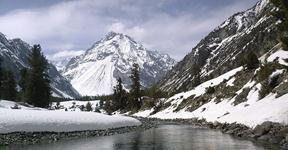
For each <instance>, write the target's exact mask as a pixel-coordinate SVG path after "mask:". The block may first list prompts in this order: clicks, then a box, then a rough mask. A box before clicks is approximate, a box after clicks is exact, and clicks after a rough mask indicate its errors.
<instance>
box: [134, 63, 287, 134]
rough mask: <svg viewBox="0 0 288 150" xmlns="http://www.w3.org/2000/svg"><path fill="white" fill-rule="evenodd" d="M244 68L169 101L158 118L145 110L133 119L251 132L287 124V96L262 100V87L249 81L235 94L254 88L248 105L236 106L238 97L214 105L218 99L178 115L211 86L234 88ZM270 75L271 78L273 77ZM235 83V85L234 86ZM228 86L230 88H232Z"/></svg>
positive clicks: (273, 95) (150, 111)
mask: <svg viewBox="0 0 288 150" xmlns="http://www.w3.org/2000/svg"><path fill="white" fill-rule="evenodd" d="M241 69H243V68H241V67H240V68H236V69H233V70H231V71H229V72H227V73H225V74H223V75H221V76H219V77H217V78H214V79H212V80H209V81H206V82H204V83H202V84H200V85H199V86H197V87H195V88H194V89H193V90H191V91H188V92H182V93H179V94H176V95H174V96H172V97H170V98H168V99H167V100H164V101H163V103H164V104H163V105H165V103H166V104H170V105H169V107H167V108H165V109H163V110H161V111H159V112H157V113H156V114H153V115H150V114H151V113H152V112H153V108H152V109H151V110H145V111H142V112H138V113H136V114H134V116H139V117H150V118H160V119H176V118H179V119H191V118H198V119H206V120H207V121H209V122H215V121H218V122H221V123H225V122H226V123H234V122H236V123H241V124H244V125H246V126H249V127H251V128H254V127H255V126H256V125H258V124H262V123H263V122H265V121H272V122H278V123H281V124H288V94H285V95H282V96H281V97H277V98H276V95H277V94H271V93H270V94H269V95H267V96H266V97H264V98H263V99H259V89H261V84H259V83H258V84H256V82H255V81H249V82H248V83H247V84H245V85H244V86H243V87H242V89H241V90H239V91H238V92H236V94H239V93H241V91H242V90H243V89H244V88H248V87H249V88H251V89H250V91H249V93H248V95H247V97H246V98H247V101H244V102H242V103H240V104H238V105H235V104H234V101H235V99H236V95H235V96H232V97H229V98H223V99H222V100H221V101H220V102H218V103H217V101H214V100H215V99H216V97H214V98H212V99H211V100H209V102H207V103H205V104H203V105H202V106H201V107H199V108H197V109H196V110H193V111H191V110H189V109H188V107H189V105H187V106H186V107H184V108H183V109H181V110H180V111H175V110H176V109H177V107H178V106H179V105H180V104H181V102H183V101H184V100H185V99H186V98H188V97H190V96H192V95H194V96H195V97H197V96H201V95H202V94H203V93H205V89H206V88H207V87H209V86H215V85H218V84H220V82H222V81H224V80H225V79H226V80H227V82H228V84H229V86H231V85H232V86H233V84H231V83H229V79H230V80H234V78H235V76H234V75H236V73H237V72H238V71H241ZM283 72H284V71H283V70H280V71H279V70H278V71H275V72H274V73H272V75H273V74H275V73H278V74H282V73H283ZM272 75H271V76H272ZM232 83H233V82H232ZM229 86H228V87H227V88H229Z"/></svg>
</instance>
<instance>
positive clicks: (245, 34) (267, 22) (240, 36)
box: [160, 0, 278, 92]
mask: <svg viewBox="0 0 288 150" xmlns="http://www.w3.org/2000/svg"><path fill="white" fill-rule="evenodd" d="M272 9H273V6H272V5H271V4H270V3H268V0H262V1H260V2H258V3H257V4H256V5H255V6H254V7H253V8H251V9H248V10H247V11H244V12H239V13H236V14H234V15H233V16H231V17H230V18H229V19H228V20H226V21H224V22H223V23H222V24H221V25H220V26H218V27H217V28H215V29H214V30H213V31H212V32H211V33H210V34H208V35H207V36H206V37H205V38H204V39H202V40H201V41H200V43H199V44H197V46H196V47H194V48H193V49H192V51H191V52H190V53H189V54H188V55H186V56H185V58H184V59H183V60H182V61H180V62H179V63H178V64H177V65H176V66H175V67H174V68H173V70H172V71H169V73H168V74H167V76H166V77H165V78H164V79H163V80H162V81H161V82H160V85H161V88H162V89H163V90H165V91H169V92H180V91H183V90H191V89H192V88H193V85H192V84H191V82H192V81H193V79H194V77H195V74H196V72H197V71H196V69H195V68H201V72H200V75H201V80H208V79H211V78H213V77H216V76H219V75H221V74H223V73H225V72H227V71H229V70H231V69H233V68H235V67H238V66H239V63H238V62H237V61H238V59H237V58H238V57H240V55H241V54H243V53H248V52H250V51H253V52H254V53H256V54H257V56H258V57H260V56H261V55H263V54H264V53H265V52H267V51H268V50H270V49H271V48H272V47H273V46H275V45H276V44H277V43H278V42H277V34H276V28H275V23H276V20H275V18H274V17H273V16H272V15H271V10H272Z"/></svg>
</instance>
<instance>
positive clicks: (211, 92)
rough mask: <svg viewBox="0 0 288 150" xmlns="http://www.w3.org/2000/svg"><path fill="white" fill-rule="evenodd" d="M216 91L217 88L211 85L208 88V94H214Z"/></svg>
mask: <svg viewBox="0 0 288 150" xmlns="http://www.w3.org/2000/svg"><path fill="white" fill-rule="evenodd" d="M214 92H215V88H214V87H211V86H209V87H207V88H206V93H207V94H213V93H214Z"/></svg>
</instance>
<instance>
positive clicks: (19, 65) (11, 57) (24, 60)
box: [0, 33, 79, 98]
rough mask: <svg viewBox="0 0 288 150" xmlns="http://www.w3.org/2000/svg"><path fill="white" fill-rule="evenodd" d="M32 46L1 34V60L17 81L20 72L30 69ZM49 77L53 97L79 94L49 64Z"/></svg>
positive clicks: (73, 96) (67, 96)
mask: <svg viewBox="0 0 288 150" xmlns="http://www.w3.org/2000/svg"><path fill="white" fill-rule="evenodd" d="M31 48H32V47H31V46H30V45H29V44H28V43H26V42H25V41H23V40H21V39H20V38H16V39H7V38H6V36H5V35H4V34H3V33H0V50H1V51H0V58H1V59H2V60H3V62H2V65H3V67H4V68H5V69H9V70H11V71H12V72H13V73H14V75H15V78H16V79H17V80H19V79H20V70H21V69H23V68H28V67H29V65H28V64H29V63H28V58H29V56H30V54H31ZM48 75H49V76H50V80H51V87H52V92H53V94H52V95H53V96H56V97H63V98H76V97H79V93H78V92H77V91H76V90H75V89H74V88H73V87H72V85H71V84H70V83H69V82H68V81H67V80H66V79H65V78H64V77H63V76H62V75H61V74H60V73H59V72H58V71H57V69H56V67H55V66H53V65H52V64H49V69H48Z"/></svg>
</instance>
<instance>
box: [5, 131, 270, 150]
mask: <svg viewBox="0 0 288 150" xmlns="http://www.w3.org/2000/svg"><path fill="white" fill-rule="evenodd" d="M1 149H3V150H18V149H19V150H234V149H235V150H264V149H274V148H271V147H267V146H266V147H264V146H263V145H260V144H255V143H253V142H251V141H247V140H240V139H236V138H233V137H232V136H230V135H228V134H222V133H221V132H220V131H217V130H211V129H206V128H199V127H193V126H190V125H160V126H159V127H158V128H153V129H149V130H146V131H136V132H130V133H125V134H118V135H113V136H103V137H92V138H84V139H77V140H62V141H59V142H56V143H50V144H47V143H46V144H36V145H16V146H15V145H14V146H13V145H12V146H9V147H2V148H1Z"/></svg>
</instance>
